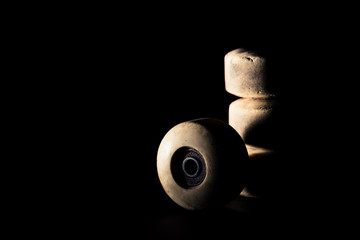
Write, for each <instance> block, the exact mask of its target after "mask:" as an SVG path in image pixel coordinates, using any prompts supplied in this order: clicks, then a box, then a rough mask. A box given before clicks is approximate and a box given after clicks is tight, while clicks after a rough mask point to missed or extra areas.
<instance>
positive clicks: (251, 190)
mask: <svg viewBox="0 0 360 240" xmlns="http://www.w3.org/2000/svg"><path fill="white" fill-rule="evenodd" d="M246 149H247V151H248V154H249V159H250V163H249V165H248V168H247V176H246V182H245V187H244V189H243V190H242V192H241V193H240V196H243V197H250V198H258V197H263V196H265V195H269V192H271V191H272V189H274V188H275V187H276V186H275V184H274V185H272V183H273V181H272V179H271V178H272V177H271V176H272V175H273V174H274V172H273V171H272V170H273V168H274V167H272V166H273V163H274V161H277V159H276V158H277V157H278V153H277V152H276V151H275V150H273V149H267V148H261V147H256V146H252V145H249V144H246ZM274 165H275V164H274Z"/></svg>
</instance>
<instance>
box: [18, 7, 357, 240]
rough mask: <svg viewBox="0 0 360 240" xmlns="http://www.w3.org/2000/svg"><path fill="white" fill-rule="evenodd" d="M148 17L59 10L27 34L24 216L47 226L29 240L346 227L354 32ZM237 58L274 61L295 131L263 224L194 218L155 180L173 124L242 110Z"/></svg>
mask: <svg viewBox="0 0 360 240" xmlns="http://www.w3.org/2000/svg"><path fill="white" fill-rule="evenodd" d="M151 7H152V8H151V9H156V10H150V9H147V6H144V5H142V7H141V10H140V9H138V8H136V7H134V6H132V7H130V8H129V7H117V8H115V9H111V6H109V7H105V8H103V7H102V8H100V9H97V8H96V6H91V7H89V8H88V6H80V7H76V8H66V11H62V10H60V11H59V10H58V8H57V7H55V8H51V10H49V11H46V12H42V14H41V15H37V14H34V15H33V16H31V17H32V18H31V19H32V21H25V20H24V21H21V22H20V24H19V28H17V29H19V30H18V32H19V33H20V36H19V37H18V38H15V40H16V41H15V45H17V47H18V48H17V50H18V51H19V56H20V53H21V56H23V57H21V58H20V61H21V62H22V63H25V66H26V67H24V68H22V74H24V75H25V76H26V77H27V79H29V81H25V82H24V83H23V84H20V85H19V86H18V88H19V91H23V92H24V93H26V96H29V97H27V98H26V101H21V104H20V106H21V108H20V109H21V110H23V111H21V116H22V118H21V119H20V120H19V121H20V123H21V124H19V126H22V127H23V126H24V125H22V124H25V125H26V126H25V128H24V132H26V134H25V135H26V137H25V138H24V140H23V141H24V142H31V143H33V144H31V147H29V151H27V153H28V154H29V153H30V155H29V156H31V158H30V159H31V160H29V161H28V162H27V163H26V164H25V167H24V169H25V171H26V170H27V167H30V166H31V168H35V170H34V171H31V174H30V175H31V178H30V179H31V180H33V179H34V181H30V180H29V181H25V182H22V183H21V185H22V188H23V189H24V193H23V194H21V195H22V198H19V199H20V200H19V199H18V201H19V202H18V206H25V207H24V208H22V209H23V210H24V211H25V212H27V211H28V212H29V213H28V214H26V218H25V220H24V221H25V222H36V223H38V224H37V227H35V228H31V229H32V231H36V230H40V232H43V231H44V232H45V231H49V232H50V233H51V234H70V233H71V234H79V235H80V236H81V235H83V234H85V235H89V236H90V235H95V234H98V235H99V236H104V235H108V234H111V235H115V236H123V234H125V232H126V233H130V234H135V235H136V236H137V235H138V234H140V235H141V234H143V233H146V234H147V236H156V237H161V236H165V237H168V238H177V237H178V238H181V237H184V236H188V235H192V234H195V237H196V236H205V237H209V236H211V235H212V234H221V235H224V234H225V235H226V234H228V235H233V234H238V233H244V234H246V233H248V231H250V233H251V234H254V233H258V230H259V231H260V232H261V231H265V230H266V231H268V230H269V229H272V230H270V231H273V233H275V234H278V233H284V232H283V229H285V228H286V229H290V230H289V231H290V232H292V234H296V235H297V234H305V235H306V234H307V233H308V231H307V230H308V229H311V230H314V229H315V230H316V229H318V228H319V226H318V225H317V224H318V222H324V221H325V222H326V223H334V222H336V221H337V220H339V219H341V217H338V215H339V214H342V213H344V212H345V213H347V212H348V211H347V210H346V211H343V207H344V206H345V205H346V203H347V202H348V198H347V197H345V199H344V197H343V196H344V195H343V194H338V193H339V191H340V192H341V190H339V189H344V187H345V188H346V187H347V186H348V185H350V184H349V182H351V181H350V180H349V181H347V180H344V178H343V177H342V176H343V172H342V171H344V170H347V165H346V164H345V162H346V161H345V160H344V159H345V158H346V157H345V156H344V153H343V151H341V150H339V149H341V148H342V147H340V143H339V142H340V140H341V139H342V136H340V134H341V131H338V130H335V129H336V125H337V124H338V122H339V121H338V120H342V119H343V118H342V117H341V116H343V115H342V114H346V113H348V112H347V109H346V108H345V107H342V106H344V105H343V104H342V102H341V99H342V97H337V96H339V95H341V94H339V92H340V93H341V91H342V90H341V89H342V88H341V86H339V84H338V83H339V82H340V81H342V80H343V79H345V80H344V82H346V79H348V78H347V77H345V76H347V74H349V73H348V72H347V71H344V69H348V68H349V66H348V65H346V68H343V66H344V65H342V64H344V63H343V61H342V58H340V57H343V54H342V53H344V54H345V53H346V50H339V49H343V48H344V47H345V46H347V44H348V43H350V42H348V41H347V39H351V34H349V33H348V31H347V30H346V29H345V28H343V27H342V26H344V25H342V24H339V23H338V21H337V19H336V18H335V19H332V18H331V19H328V18H327V17H326V16H321V17H320V16H318V15H317V13H318V11H317V10H315V9H313V10H309V11H305V12H304V11H301V10H299V13H297V14H295V12H292V11H290V10H289V11H288V12H282V11H281V12H282V14H280V15H279V14H275V13H274V12H270V11H265V12H266V13H267V14H264V15H263V14H261V13H258V12H256V11H254V10H251V9H252V8H249V9H247V8H245V7H244V8H239V7H238V6H225V8H223V9H216V7H215V9H216V10H211V11H210V10H209V9H208V8H202V7H200V8H196V9H195V8H185V9H182V8H180V9H179V8H177V7H175V6H174V7H170V6H169V8H167V10H165V9H164V10H162V9H160V8H158V7H157V6H153V5H152V6H151ZM61 9H62V8H61ZM239 9H247V10H243V11H241V12H242V13H243V12H246V13H247V14H245V13H244V14H243V15H242V14H237V13H238V11H239ZM259 15H261V16H262V17H261V18H260V17H258V16H259ZM344 21H345V22H346V20H344ZM350 22H351V21H350ZM339 25H340V26H339ZM347 26H348V25H347ZM350 32H351V31H350ZM339 36H341V37H340V39H342V41H341V42H339V40H335V39H338V38H337V37H339ZM24 39H26V40H25V41H24ZM344 39H346V40H345V41H344ZM334 46H336V47H334ZM239 47H241V48H248V49H252V50H256V51H259V52H261V53H263V54H264V55H266V56H268V57H269V58H270V59H271V60H272V62H273V71H274V72H273V76H274V81H276V84H277V85H278V86H279V88H280V89H281V101H282V103H283V105H282V106H283V115H284V119H286V121H284V122H285V124H284V131H283V132H281V133H279V136H277V138H278V139H280V138H283V140H282V141H283V142H284V145H283V149H284V156H286V158H284V162H283V163H284V165H283V166H282V167H283V171H284V172H286V173H287V174H285V175H284V177H285V179H284V182H285V183H286V184H285V185H287V189H288V190H289V192H288V195H287V198H286V200H284V199H275V200H273V201H272V202H271V204H268V205H267V207H266V208H265V209H266V210H264V214H263V215H261V214H260V216H261V217H259V219H257V218H256V219H255V220H254V219H253V218H248V217H247V216H244V215H243V214H240V213H237V212H233V211H230V210H226V209H225V208H222V207H219V208H218V209H212V210H207V211H204V212H200V213H193V212H189V211H186V210H183V209H181V208H180V207H178V206H177V205H175V204H174V203H173V202H172V201H171V200H170V199H169V198H168V197H167V196H166V194H165V193H164V191H163V190H162V188H161V185H160V183H159V181H158V178H157V172H156V154H157V147H158V145H159V143H160V141H161V139H162V137H163V136H164V135H165V133H166V132H167V131H168V130H169V129H170V128H171V127H173V126H174V125H175V124H178V123H180V122H183V121H186V120H191V119H194V118H200V117H214V118H218V119H221V120H224V121H227V114H228V106H229V104H230V103H231V102H232V101H234V100H235V99H237V97H234V96H232V95H230V94H228V93H227V92H226V91H225V88H224V56H225V54H226V53H227V52H229V51H231V50H233V49H235V48H239ZM19 49H20V50H19ZM339 51H340V54H339ZM350 55H351V54H350ZM339 59H341V61H340V60H339ZM346 59H348V58H346ZM18 60H19V59H18ZM27 63H28V64H27ZM17 72H19V70H18V71H17ZM340 79H341V80H340ZM334 83H335V84H334ZM29 89H31V91H29ZM329 102H331V104H329ZM25 129H26V130H25ZM34 136H35V137H34ZM33 145H34V146H33ZM330 151H331V153H329V152H330ZM285 159H286V161H285ZM34 166H35V167H34ZM340 176H341V177H340ZM350 176H352V175H350ZM340 179H341V181H340ZM344 183H345V184H344ZM345 192H347V194H351V191H350V192H349V191H345ZM22 199H26V201H25V204H24V201H22ZM269 205H270V206H271V207H269ZM274 206H276V207H274ZM279 208H280V210H279V211H275V210H274V209H279ZM339 209H340V210H339ZM258 211H259V212H260V213H261V212H262V210H258ZM341 216H342V215H341ZM278 218H280V219H281V218H282V220H281V221H280V222H279V221H275V222H276V224H279V225H276V224H273V223H274V220H275V219H278ZM275 225H276V226H277V227H275ZM335 225H336V224H335ZM197 226H198V227H197ZM266 226H268V228H266ZM279 226H280V227H279ZM336 226H338V225H336ZM201 229H207V230H206V231H205V232H203V231H202V230H201ZM209 229H212V230H211V231H210V230H209ZM249 229H250V230H249ZM323 230H324V231H325V232H326V231H327V228H321V230H320V231H319V232H321V233H323Z"/></svg>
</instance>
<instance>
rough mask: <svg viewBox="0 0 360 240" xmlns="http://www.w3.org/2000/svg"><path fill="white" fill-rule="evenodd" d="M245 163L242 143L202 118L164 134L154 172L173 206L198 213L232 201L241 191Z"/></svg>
mask: <svg viewBox="0 0 360 240" xmlns="http://www.w3.org/2000/svg"><path fill="white" fill-rule="evenodd" d="M248 161H249V156H248V153H247V150H246V147H245V143H244V142H243V140H242V138H241V137H240V135H239V134H238V133H237V132H236V130H235V129H234V128H232V127H231V126H230V125H228V124H227V123H226V122H223V121H221V120H216V119H211V118H202V119H195V120H192V121H187V122H183V123H180V124H178V125H176V126H174V127H173V128H172V129H170V130H169V131H168V132H167V133H166V135H165V136H164V138H163V139H162V141H161V143H160V145H159V149H158V154H157V170H158V176H159V179H160V182H161V184H162V186H163V188H164V190H165V192H166V193H167V194H168V196H169V197H170V198H171V199H172V200H173V201H174V202H176V203H177V204H178V205H180V206H182V207H183V208H186V209H190V210H198V209H204V208H208V207H211V206H216V205H221V204H224V203H226V202H228V201H230V200H232V199H234V198H236V197H237V196H238V195H239V194H240V192H241V191H242V189H243V188H244V181H245V180H244V178H245V173H246V165H247V164H248Z"/></svg>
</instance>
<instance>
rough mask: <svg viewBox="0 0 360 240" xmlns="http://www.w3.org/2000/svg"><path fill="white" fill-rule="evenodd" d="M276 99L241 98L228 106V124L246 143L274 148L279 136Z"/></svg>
mask: <svg viewBox="0 0 360 240" xmlns="http://www.w3.org/2000/svg"><path fill="white" fill-rule="evenodd" d="M278 106H279V105H278V101H277V100H273V99H272V100H269V99H268V100H263V99H257V100H253V99H249V98H241V99H238V100H236V101H234V102H232V103H231V104H230V106H229V124H230V125H231V126H232V127H233V128H234V129H236V131H237V132H238V133H239V134H240V136H241V137H242V139H243V140H244V142H245V143H246V144H250V145H254V146H260V147H265V148H270V149H272V148H274V147H276V145H277V144H278V140H280V139H278V138H279V136H280V128H281V126H280V110H279V108H278Z"/></svg>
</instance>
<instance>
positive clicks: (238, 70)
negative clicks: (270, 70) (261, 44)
mask: <svg viewBox="0 0 360 240" xmlns="http://www.w3.org/2000/svg"><path fill="white" fill-rule="evenodd" d="M224 61H225V66H224V70H225V89H226V91H227V92H229V93H231V94H233V95H235V96H239V97H246V98H247V97H250V98H271V97H276V92H275V90H274V89H271V87H270V86H269V83H268V81H269V80H268V74H267V65H268V63H267V59H266V58H265V57H264V56H261V55H260V54H257V53H255V52H251V51H248V50H245V49H242V48H238V49H235V50H232V51H230V52H228V53H227V54H226V55H225V59H224Z"/></svg>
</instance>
